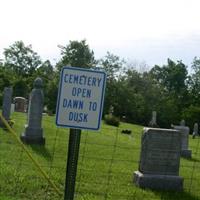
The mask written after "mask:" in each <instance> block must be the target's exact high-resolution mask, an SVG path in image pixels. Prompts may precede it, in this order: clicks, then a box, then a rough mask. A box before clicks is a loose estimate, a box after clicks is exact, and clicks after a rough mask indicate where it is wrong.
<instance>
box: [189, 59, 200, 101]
mask: <svg viewBox="0 0 200 200" xmlns="http://www.w3.org/2000/svg"><path fill="white" fill-rule="evenodd" d="M192 69H193V71H194V72H193V73H192V75H191V80H190V95H191V97H192V98H191V99H192V104H194V105H200V102H199V99H200V58H197V57H195V58H194V60H193V63H192Z"/></svg>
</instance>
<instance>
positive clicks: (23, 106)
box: [14, 97, 27, 112]
mask: <svg viewBox="0 0 200 200" xmlns="http://www.w3.org/2000/svg"><path fill="white" fill-rule="evenodd" d="M14 103H15V111H16V112H26V110H27V100H26V99H25V98H24V97H15V98H14Z"/></svg>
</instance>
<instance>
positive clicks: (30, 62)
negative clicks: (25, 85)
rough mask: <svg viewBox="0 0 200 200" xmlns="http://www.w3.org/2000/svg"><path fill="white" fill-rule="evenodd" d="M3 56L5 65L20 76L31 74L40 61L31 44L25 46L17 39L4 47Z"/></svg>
mask: <svg viewBox="0 0 200 200" xmlns="http://www.w3.org/2000/svg"><path fill="white" fill-rule="evenodd" d="M4 56H5V62H4V65H5V67H7V68H10V69H11V70H13V71H14V72H15V73H16V74H17V76H22V77H24V76H31V75H32V74H33V73H34V72H35V70H36V68H37V67H39V65H40V64H41V63H42V61H41V59H40V56H39V55H38V54H37V53H36V52H34V51H33V50H32V46H31V45H28V46H25V44H24V43H23V42H22V41H17V42H15V43H14V44H13V45H11V46H10V47H9V48H6V49H4Z"/></svg>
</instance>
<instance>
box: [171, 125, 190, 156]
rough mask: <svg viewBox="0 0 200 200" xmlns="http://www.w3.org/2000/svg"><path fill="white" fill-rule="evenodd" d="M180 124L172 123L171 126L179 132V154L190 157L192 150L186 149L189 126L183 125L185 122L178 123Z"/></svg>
mask: <svg viewBox="0 0 200 200" xmlns="http://www.w3.org/2000/svg"><path fill="white" fill-rule="evenodd" d="M180 124H182V125H181V126H177V125H172V127H173V128H174V129H176V130H178V131H180V132H181V156H182V157H184V158H191V157H192V151H191V150H189V149H188V144H189V133H190V128H189V127H188V126H185V123H180Z"/></svg>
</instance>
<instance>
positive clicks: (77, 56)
mask: <svg viewBox="0 0 200 200" xmlns="http://www.w3.org/2000/svg"><path fill="white" fill-rule="evenodd" d="M59 48H60V50H61V56H62V58H61V60H60V61H59V62H58V64H57V66H56V67H57V69H58V71H60V69H61V68H62V67H64V66H66V65H68V66H69V65H70V66H73V67H84V68H91V67H94V64H95V58H94V52H93V51H92V50H90V47H89V45H88V44H87V43H86V40H81V41H80V42H79V41H70V42H69V44H68V45H67V46H66V47H65V46H62V45H59Z"/></svg>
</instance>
